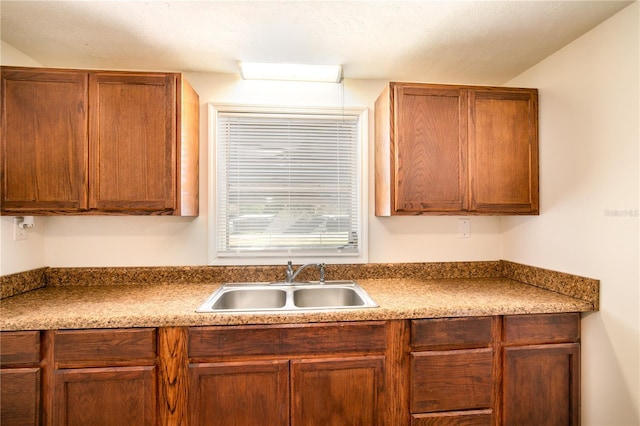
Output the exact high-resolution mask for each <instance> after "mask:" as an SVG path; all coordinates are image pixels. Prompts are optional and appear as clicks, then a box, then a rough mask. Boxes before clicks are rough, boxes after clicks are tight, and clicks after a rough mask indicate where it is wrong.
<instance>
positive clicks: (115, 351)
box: [54, 328, 156, 367]
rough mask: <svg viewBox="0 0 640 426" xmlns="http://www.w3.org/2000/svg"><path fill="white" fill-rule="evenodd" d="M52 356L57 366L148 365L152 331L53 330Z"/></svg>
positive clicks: (151, 359)
mask: <svg viewBox="0 0 640 426" xmlns="http://www.w3.org/2000/svg"><path fill="white" fill-rule="evenodd" d="M54 354H55V355H54V356H55V360H56V363H58V366H59V367H65V366H66V367H68V366H70V365H73V364H78V365H96V366H101V365H109V364H123V365H124V364H138V363H141V362H142V363H145V362H149V363H152V362H154V361H155V357H156V334H155V329H152V328H143V329H118V330H74V331H56V332H55V334H54Z"/></svg>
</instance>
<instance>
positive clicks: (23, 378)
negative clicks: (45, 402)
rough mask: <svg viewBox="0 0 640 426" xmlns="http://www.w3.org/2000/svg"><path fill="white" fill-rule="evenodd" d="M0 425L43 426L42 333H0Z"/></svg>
mask: <svg viewBox="0 0 640 426" xmlns="http://www.w3.org/2000/svg"><path fill="white" fill-rule="evenodd" d="M0 364H1V367H2V368H1V369H0V423H2V425H3V426H13V425H16V426H24V425H39V424H40V422H41V411H42V398H41V387H42V370H41V368H40V332H38V331H17V332H2V333H0Z"/></svg>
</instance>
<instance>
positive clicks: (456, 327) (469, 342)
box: [411, 317, 493, 350]
mask: <svg viewBox="0 0 640 426" xmlns="http://www.w3.org/2000/svg"><path fill="white" fill-rule="evenodd" d="M492 323H493V319H492V318H491V317H481V318H476V317H470V318H437V319H425V320H413V321H411V348H412V349H414V350H441V349H459V348H460V349H461V348H482V347H488V346H489V345H490V344H491V341H492V333H491V325H492Z"/></svg>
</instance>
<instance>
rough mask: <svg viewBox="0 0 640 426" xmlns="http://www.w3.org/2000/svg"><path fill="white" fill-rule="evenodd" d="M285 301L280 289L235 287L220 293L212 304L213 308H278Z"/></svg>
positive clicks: (284, 295)
mask: <svg viewBox="0 0 640 426" xmlns="http://www.w3.org/2000/svg"><path fill="white" fill-rule="evenodd" d="M286 303H287V293H286V292H285V291H282V290H275V289H260V288H251V289H243V290H238V289H235V290H230V291H225V292H223V293H221V294H220V297H219V298H217V299H216V301H215V303H214V304H213V309H220V310H228V309H240V310H242V309H280V308H282V307H284V305H285V304H286Z"/></svg>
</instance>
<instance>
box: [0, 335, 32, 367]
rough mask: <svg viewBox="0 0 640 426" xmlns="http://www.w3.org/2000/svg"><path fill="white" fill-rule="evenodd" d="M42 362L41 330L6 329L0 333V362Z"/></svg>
mask: <svg viewBox="0 0 640 426" xmlns="http://www.w3.org/2000/svg"><path fill="white" fill-rule="evenodd" d="M39 362H40V332H39V331H4V332H2V333H0V364H2V366H3V367H4V366H7V365H38V363H39Z"/></svg>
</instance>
